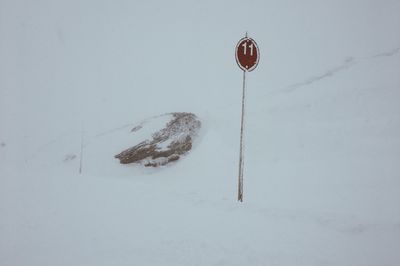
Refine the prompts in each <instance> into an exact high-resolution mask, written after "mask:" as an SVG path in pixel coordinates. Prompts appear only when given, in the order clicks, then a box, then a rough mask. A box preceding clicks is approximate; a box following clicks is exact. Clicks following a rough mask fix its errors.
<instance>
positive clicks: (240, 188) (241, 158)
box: [238, 70, 246, 202]
mask: <svg viewBox="0 0 400 266" xmlns="http://www.w3.org/2000/svg"><path fill="white" fill-rule="evenodd" d="M245 97H246V71H245V70H243V93H242V120H241V123H240V155H239V178H238V181H239V184H238V201H240V202H243V168H244V155H243V150H244V147H243V146H244V143H243V135H244V111H245V109H244V107H245V106H244V104H245Z"/></svg>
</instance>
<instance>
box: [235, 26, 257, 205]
mask: <svg viewBox="0 0 400 266" xmlns="http://www.w3.org/2000/svg"><path fill="white" fill-rule="evenodd" d="M235 55H236V62H237V64H238V66H239V67H240V68H241V69H242V70H243V89H242V117H241V122H240V154H239V177H238V201H240V202H243V169H244V125H245V123H244V118H245V115H244V114H245V100H246V72H250V71H252V70H254V69H255V68H256V67H257V65H258V61H259V60H260V52H259V50H258V46H257V43H256V42H255V41H254V40H253V39H251V38H249V37H247V32H246V36H245V37H244V38H242V39H241V40H240V41H239V42H238V44H237V45H236V50H235Z"/></svg>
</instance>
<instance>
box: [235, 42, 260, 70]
mask: <svg viewBox="0 0 400 266" xmlns="http://www.w3.org/2000/svg"><path fill="white" fill-rule="evenodd" d="M258 60H260V52H259V50H258V46H257V43H256V42H255V41H254V40H253V39H252V38H248V37H244V38H243V39H241V40H240V41H239V42H238V44H237V45H236V62H237V64H238V65H239V67H240V68H241V69H243V70H244V71H248V72H250V71H252V70H254V69H255V68H256V67H257V64H258Z"/></svg>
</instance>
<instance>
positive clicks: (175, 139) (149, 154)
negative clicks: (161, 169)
mask: <svg viewBox="0 0 400 266" xmlns="http://www.w3.org/2000/svg"><path fill="white" fill-rule="evenodd" d="M166 115H169V116H171V120H170V121H169V122H168V123H167V124H166V126H165V127H164V128H162V129H161V130H159V131H157V132H155V133H153V134H152V136H151V139H147V140H144V141H142V142H140V143H139V144H137V145H135V146H134V147H131V148H129V149H126V150H124V151H122V152H121V153H119V154H117V155H115V158H118V159H119V160H120V163H122V164H128V163H140V164H143V165H144V166H146V167H149V166H152V167H157V166H161V165H166V164H168V163H170V162H173V161H177V160H179V158H180V157H181V156H182V155H184V154H185V153H187V152H188V151H190V150H191V149H192V143H193V140H194V138H195V137H196V136H197V134H198V131H199V129H200V127H201V122H200V121H199V120H198V118H197V117H196V116H195V115H194V114H192V113H171V114H166ZM142 127H143V125H142V124H140V125H139V126H136V127H134V128H133V129H132V130H131V132H136V131H138V130H140V129H141V128H142Z"/></svg>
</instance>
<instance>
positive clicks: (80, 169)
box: [79, 127, 83, 174]
mask: <svg viewBox="0 0 400 266" xmlns="http://www.w3.org/2000/svg"><path fill="white" fill-rule="evenodd" d="M80 155H81V156H80V159H79V174H82V161H83V127H82V131H81V154H80Z"/></svg>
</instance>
